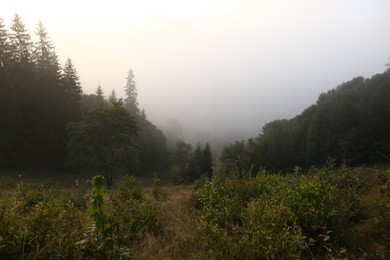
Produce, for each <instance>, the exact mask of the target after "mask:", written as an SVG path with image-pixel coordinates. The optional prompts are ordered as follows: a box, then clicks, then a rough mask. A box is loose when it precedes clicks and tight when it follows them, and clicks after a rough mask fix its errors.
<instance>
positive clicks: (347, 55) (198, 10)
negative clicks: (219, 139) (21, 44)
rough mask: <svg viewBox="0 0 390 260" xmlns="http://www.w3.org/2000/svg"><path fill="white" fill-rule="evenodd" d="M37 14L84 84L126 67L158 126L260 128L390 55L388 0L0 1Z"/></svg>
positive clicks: (118, 82)
mask: <svg viewBox="0 0 390 260" xmlns="http://www.w3.org/2000/svg"><path fill="white" fill-rule="evenodd" d="M15 12H17V13H19V14H20V15H21V17H22V19H23V21H24V23H25V24H26V26H27V28H28V29H29V30H30V32H31V33H32V32H33V30H34V28H35V26H36V23H37V21H38V20H41V21H42V22H43V23H44V25H45V26H46V28H47V29H48V31H49V34H50V35H51V39H52V41H53V43H54V45H55V47H56V51H57V53H58V55H59V58H60V62H61V63H62V64H63V63H64V62H65V60H66V59H67V58H68V57H70V58H71V59H72V60H73V62H74V64H75V66H76V68H77V70H78V73H79V75H80V78H81V83H82V86H83V90H84V92H85V93H93V92H94V91H95V89H96V87H97V85H98V83H99V82H100V84H101V85H102V87H103V89H104V91H105V93H106V94H109V93H110V92H111V90H112V89H114V90H115V91H116V93H117V95H118V96H123V87H124V85H125V77H126V74H127V71H128V69H129V68H132V69H133V71H134V73H135V80H136V82H137V88H138V93H139V103H140V106H141V107H143V108H145V110H146V113H147V116H148V118H149V119H150V120H151V121H152V122H154V123H155V124H157V125H158V126H160V127H162V128H164V127H166V124H167V122H168V120H169V119H172V118H175V119H178V120H179V122H180V123H181V125H182V127H183V129H184V136H185V137H186V135H187V137H188V136H189V135H192V134H194V133H197V132H206V133H210V134H211V135H218V136H224V135H226V134H228V133H230V134H231V133H237V134H239V135H240V136H243V137H249V136H255V135H257V134H258V133H259V132H260V130H261V127H262V126H263V125H264V123H266V122H269V121H272V120H274V119H280V118H291V117H293V116H295V115H297V114H299V113H301V112H302V110H303V109H305V108H306V107H308V106H309V105H311V104H313V103H315V102H316V99H317V97H318V95H319V94H320V93H321V92H325V91H327V90H329V89H332V88H334V87H336V86H337V85H338V84H340V83H342V82H345V81H348V80H351V79H352V78H353V77H356V76H359V75H361V76H364V77H370V76H372V75H373V74H376V73H380V72H383V71H384V69H385V66H384V64H386V63H387V62H388V58H389V57H390V1H389V0H295V1H293V0H274V1H271V0H269V1H262V0H257V1H255V0H254V1H250V0H241V1H239V0H221V1H217V0H196V1H185V0H181V1H179V0H164V1H161V0H142V1H141V0H138V1H115V0H111V1H96V0H95V1H81V0H68V1H40V0H36V1H31V0H24V1H23V0H13V1H5V0H2V1H1V2H0V17H2V18H4V19H5V23H6V24H7V25H8V26H9V25H10V23H11V19H12V16H13V14H14V13H15Z"/></svg>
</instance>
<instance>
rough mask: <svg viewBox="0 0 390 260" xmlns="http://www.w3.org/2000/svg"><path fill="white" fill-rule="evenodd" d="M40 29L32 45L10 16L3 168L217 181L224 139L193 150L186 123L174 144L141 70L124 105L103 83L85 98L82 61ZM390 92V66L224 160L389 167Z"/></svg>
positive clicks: (251, 166) (234, 165)
mask: <svg viewBox="0 0 390 260" xmlns="http://www.w3.org/2000/svg"><path fill="white" fill-rule="evenodd" d="M34 32H35V34H34V37H33V38H32V37H31V35H30V34H29V32H28V31H27V29H26V27H25V25H24V23H23V22H22V19H21V17H20V16H19V15H17V14H15V16H14V18H13V20H12V23H11V26H10V28H9V30H8V29H7V28H6V26H5V24H4V21H3V19H0V104H1V110H0V119H1V124H0V169H3V170H4V169H41V170H42V169H43V170H76V171H83V170H89V171H99V172H101V173H102V174H105V175H106V179H107V180H108V182H111V181H112V178H113V176H114V175H115V174H116V173H121V174H134V175H142V174H144V173H152V172H162V171H166V170H170V171H171V172H173V174H174V175H175V174H176V175H177V177H178V179H181V181H185V182H192V181H194V180H196V179H198V178H200V177H201V176H202V175H205V176H208V177H210V176H211V175H212V173H213V171H214V168H215V167H214V166H215V165H216V164H215V163H213V157H215V154H214V153H213V151H212V149H211V146H210V143H211V144H213V146H214V149H216V148H215V147H216V145H214V143H218V142H216V140H207V141H205V140H198V145H196V146H194V147H193V146H192V145H191V144H189V143H186V142H185V141H182V140H183V130H182V128H181V126H180V123H179V122H178V121H177V120H176V121H175V120H172V122H171V125H170V126H169V128H168V129H166V130H167V131H166V132H167V133H169V134H168V136H167V138H166V137H165V136H164V134H163V132H162V131H161V130H160V129H159V128H158V127H156V126H155V125H154V124H153V123H152V122H150V121H149V120H148V119H147V114H146V112H145V110H144V109H141V108H140V107H139V103H138V93H137V88H136V81H135V75H134V72H133V71H132V70H131V69H129V70H128V72H127V75H126V77H125V83H124V85H123V87H124V92H125V97H124V98H123V99H122V98H118V97H117V95H116V93H115V91H114V90H113V91H112V92H111V93H104V91H103V87H102V86H101V85H100V83H99V84H98V85H97V87H96V92H95V93H94V94H83V92H82V88H81V84H80V78H79V76H78V73H77V70H76V68H75V66H74V64H73V62H72V60H71V59H70V58H68V59H67V60H66V62H65V63H64V64H63V65H61V64H60V63H59V61H58V56H57V54H56V52H55V48H54V45H53V44H52V42H51V40H50V37H49V34H48V32H47V30H46V28H45V27H44V25H43V23H42V22H38V24H37V27H36V29H35V31H34ZM389 85H390V69H387V70H386V71H385V72H383V73H380V74H377V75H375V76H373V77H371V78H369V79H365V78H363V77H357V78H354V79H352V80H351V81H348V82H346V83H343V84H341V85H339V86H337V87H336V88H335V89H332V90H330V91H328V92H327V93H323V94H321V95H320V96H319V98H318V100H317V103H316V104H314V105H312V106H310V107H308V108H307V109H306V110H305V111H303V112H302V113H301V114H300V115H298V116H296V117H294V118H292V119H289V120H287V119H278V120H274V121H272V122H269V123H267V124H266V125H264V127H263V129H262V132H261V133H260V134H259V135H258V136H257V137H254V138H250V139H248V140H246V141H236V142H234V143H231V144H229V145H227V146H225V147H224V149H223V151H222V153H221V156H220V158H219V159H220V163H221V165H222V167H224V168H225V169H234V170H239V171H252V172H257V171H259V170H260V169H261V168H262V167H265V168H267V169H269V170H272V171H283V172H289V171H291V170H292V169H293V168H294V167H295V166H299V167H302V168H310V167H311V166H313V165H314V166H319V165H321V164H323V163H325V162H326V161H327V160H328V158H333V159H335V161H336V163H338V164H342V163H346V164H348V165H351V166H357V165H362V164H375V163H381V162H384V161H388V160H389V157H390V146H389V144H390V136H389V133H390V122H389V120H388V118H390V105H389V104H390V103H389V102H388V101H389V100H390V87H389ZM200 142H201V143H203V144H205V145H204V146H203V147H202V146H201V145H200ZM167 143H168V144H169V148H168V144H167ZM217 149H219V147H217ZM214 152H215V151H214Z"/></svg>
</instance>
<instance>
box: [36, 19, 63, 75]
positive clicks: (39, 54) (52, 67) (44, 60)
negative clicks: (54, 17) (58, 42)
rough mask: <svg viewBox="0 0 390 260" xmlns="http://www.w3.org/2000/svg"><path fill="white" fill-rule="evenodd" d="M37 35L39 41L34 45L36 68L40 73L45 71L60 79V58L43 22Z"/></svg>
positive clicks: (38, 26) (38, 27) (38, 25)
mask: <svg viewBox="0 0 390 260" xmlns="http://www.w3.org/2000/svg"><path fill="white" fill-rule="evenodd" d="M35 33H36V35H37V36H38V41H37V42H35V44H34V61H35V64H36V67H37V69H38V71H45V72H46V73H49V74H51V75H53V76H55V77H56V78H57V79H58V78H59V75H60V65H59V62H58V56H57V54H56V53H55V50H54V47H53V44H52V43H51V41H50V37H49V36H48V32H47V30H46V28H45V27H44V25H43V23H42V22H41V21H40V22H38V24H37V28H36V32H35Z"/></svg>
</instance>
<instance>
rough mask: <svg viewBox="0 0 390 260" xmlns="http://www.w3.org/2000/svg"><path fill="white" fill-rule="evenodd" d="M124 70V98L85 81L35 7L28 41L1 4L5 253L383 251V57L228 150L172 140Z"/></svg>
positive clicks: (388, 178)
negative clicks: (62, 56) (62, 58)
mask: <svg viewBox="0 0 390 260" xmlns="http://www.w3.org/2000/svg"><path fill="white" fill-rule="evenodd" d="M125 80H126V81H125V83H124V86H123V87H124V91H125V97H124V98H118V97H117V96H116V93H115V92H114V91H112V92H111V93H110V94H109V95H105V93H103V88H102V86H101V85H100V84H98V86H97V88H96V92H95V93H94V94H85V93H83V91H82V87H81V83H80V79H79V76H78V73H77V70H76V68H75V65H74V64H73V63H72V60H71V59H70V58H68V59H67V61H66V62H65V64H64V65H61V64H60V63H59V61H58V56H57V54H56V52H55V48H54V45H53V44H52V42H51V41H50V37H49V35H48V32H47V30H46V28H45V27H44V26H43V24H42V23H41V22H39V23H38V25H37V28H36V30H35V39H34V40H33V39H32V37H31V35H30V34H29V32H28V31H27V29H26V28H25V25H24V24H23V22H22V20H21V17H20V16H18V15H17V14H16V15H15V16H14V19H13V21H12V23H11V26H10V28H9V30H8V29H7V28H6V26H5V24H4V21H3V20H2V19H0V104H1V107H0V108H1V109H0V258H4V259H14V258H15V259H17V258H21V259H24V258H26V259H51V258H62V259H131V258H135V259H302V258H303V259H344V258H348V257H350V258H352V259H354V258H359V259H360V258H369V259H371V258H372V259H386V258H389V256H390V171H389V168H388V163H389V161H390V158H389V157H390V134H389V133H390V121H389V118H390V103H389V100H390V68H389V69H387V70H386V71H385V72H383V73H380V74H377V75H374V76H373V77H371V78H368V79H365V78H363V77H357V78H355V79H352V80H351V81H349V82H346V83H343V84H341V85H340V86H337V87H336V88H335V89H332V90H330V91H328V92H327V93H323V94H321V95H320V96H319V98H318V101H317V103H316V104H314V105H312V106H310V107H309V108H307V109H306V110H305V111H303V112H302V113H301V114H300V115H298V116H296V117H294V118H292V119H283V120H275V121H272V122H270V123H268V124H266V125H265V126H264V127H263V129H262V132H261V133H260V134H259V135H258V136H257V137H254V138H250V139H248V140H246V141H236V142H234V143H231V144H229V145H227V146H226V147H225V148H224V149H223V151H222V154H221V156H220V158H219V163H216V162H213V156H212V148H211V146H210V144H209V143H205V144H201V143H197V144H196V145H193V144H189V143H186V142H185V141H184V140H179V141H177V142H176V144H175V145H173V146H172V147H168V146H167V142H166V138H165V136H164V134H163V132H162V131H161V130H160V129H158V128H157V127H156V126H155V125H154V124H153V123H152V122H150V121H149V120H148V119H147V116H146V112H145V111H144V110H142V109H140V108H139V104H138V99H137V95H138V94H137V88H136V82H135V76H134V72H133V71H132V70H131V69H129V70H128V73H127V75H126V77H125ZM363 165H365V166H364V167H362V166H363ZM281 173H282V174H281ZM152 175H153V179H152V178H151V177H152ZM117 177H121V178H117ZM107 188H108V189H107Z"/></svg>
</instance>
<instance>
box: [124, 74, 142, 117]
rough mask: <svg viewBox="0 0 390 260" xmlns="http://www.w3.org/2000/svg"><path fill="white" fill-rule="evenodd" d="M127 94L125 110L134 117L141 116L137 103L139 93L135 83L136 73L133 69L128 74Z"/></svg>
mask: <svg viewBox="0 0 390 260" xmlns="http://www.w3.org/2000/svg"><path fill="white" fill-rule="evenodd" d="M125 94H126V97H125V108H126V109H127V111H129V112H130V113H131V114H132V115H138V114H139V108H138V101H137V96H138V93H137V88H136V84H135V81H134V72H133V70H131V69H129V71H128V72H127V77H126V86H125Z"/></svg>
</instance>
